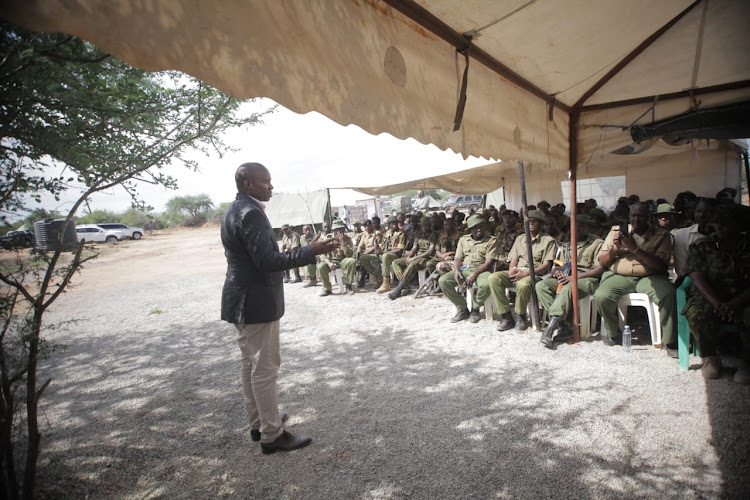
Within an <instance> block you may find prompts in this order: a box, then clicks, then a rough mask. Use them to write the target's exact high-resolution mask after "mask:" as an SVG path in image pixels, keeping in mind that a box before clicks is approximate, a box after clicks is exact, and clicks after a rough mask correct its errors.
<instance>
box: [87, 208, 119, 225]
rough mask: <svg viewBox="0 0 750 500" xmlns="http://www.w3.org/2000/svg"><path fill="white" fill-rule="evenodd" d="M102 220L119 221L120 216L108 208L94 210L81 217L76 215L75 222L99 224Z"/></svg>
mask: <svg viewBox="0 0 750 500" xmlns="http://www.w3.org/2000/svg"><path fill="white" fill-rule="evenodd" d="M103 222H120V216H119V215H117V214H116V213H114V212H110V211H109V210H94V211H93V212H91V213H90V214H87V215H84V216H83V217H76V224H101V223H103Z"/></svg>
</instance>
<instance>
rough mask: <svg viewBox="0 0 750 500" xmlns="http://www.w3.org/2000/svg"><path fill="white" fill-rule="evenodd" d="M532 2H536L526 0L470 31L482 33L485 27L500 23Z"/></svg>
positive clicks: (534, 0)
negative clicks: (526, 0)
mask: <svg viewBox="0 0 750 500" xmlns="http://www.w3.org/2000/svg"><path fill="white" fill-rule="evenodd" d="M534 2H536V0H529V1H528V2H526V3H525V4H523V5H521V6H520V7H518V8H516V9H514V10H512V11H511V12H508V13H507V14H505V15H504V16H502V17H500V18H498V19H495V20H494V21H492V22H491V23H489V24H485V25H484V26H481V27H479V28H476V29H473V30H471V31H472V32H474V33H480V34H481V33H482V31H484V30H486V29H487V28H491V27H493V26H494V25H496V24H498V23H501V22H503V21H505V20H506V19H508V18H509V17H510V16H513V15H515V14H517V13H519V12H520V11H522V10H523V9H525V8H526V7H528V6H529V5H531V4H533V3H534ZM475 38H476V37H475Z"/></svg>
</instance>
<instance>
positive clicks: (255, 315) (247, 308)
mask: <svg viewBox="0 0 750 500" xmlns="http://www.w3.org/2000/svg"><path fill="white" fill-rule="evenodd" d="M221 242H222V243H223V244H224V255H226V257H227V276H226V280H225V281H224V289H223V290H222V293H221V319H223V320H224V321H228V322H230V323H238V324H249V323H269V322H271V321H276V320H278V319H280V318H281V317H282V316H283V315H284V283H283V273H282V271H285V270H287V269H292V268H294V267H301V266H306V265H308V264H314V263H315V252H314V251H313V249H312V247H310V246H305V247H302V248H297V249H295V250H292V251H290V252H284V253H282V252H279V245H278V243H277V241H276V234H275V233H274V232H273V228H272V227H271V223H270V222H269V221H268V218H267V217H266V214H265V212H264V211H263V209H262V208H261V206H260V205H259V204H258V202H257V201H255V200H254V199H253V198H251V197H250V196H248V195H246V194H244V193H237V198H236V199H235V201H233V202H232V204H231V205H229V208H228V209H227V211H226V213H225V214H224V220H223V221H222V223H221Z"/></svg>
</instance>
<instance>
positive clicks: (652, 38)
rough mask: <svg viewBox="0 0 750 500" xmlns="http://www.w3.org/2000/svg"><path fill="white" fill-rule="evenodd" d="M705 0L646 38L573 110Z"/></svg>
mask: <svg viewBox="0 0 750 500" xmlns="http://www.w3.org/2000/svg"><path fill="white" fill-rule="evenodd" d="M702 1H703V0H695V2H693V3H691V4H690V5H688V6H687V8H685V9H684V10H683V11H682V12H680V13H679V14H677V15H676V16H675V17H674V18H672V19H671V20H670V21H669V22H668V23H667V24H665V25H664V26H662V27H661V28H659V29H658V30H656V31H655V32H654V33H652V34H651V36H649V37H648V38H646V39H645V40H644V41H642V42H641V43H640V44H639V45H638V46H637V47H636V48H635V49H633V50H632V51H631V52H630V53H629V54H628V55H626V56H625V57H624V58H622V60H621V61H620V62H619V63H617V65H615V67H614V68H612V69H611V70H609V72H607V74H606V75H604V76H603V77H602V78H601V79H600V80H599V81H598V82H596V83H595V84H594V85H592V86H591V88H590V89H588V90H587V91H586V92H584V93H583V95H582V96H581V97H580V98H579V99H578V101H576V103H575V104H574V105H573V106H572V107H573V108H576V109H580V108H582V107H583V104H584V103H585V102H586V101H587V100H588V99H589V98H590V97H591V96H592V95H594V94H595V93H596V92H597V91H598V90H599V89H601V88H602V87H603V86H604V85H606V84H607V82H609V81H610V80H611V79H612V78H614V77H615V76H616V75H617V74H618V73H619V72H620V71H622V70H623V69H624V68H625V67H626V66H627V65H628V64H630V63H631V62H632V61H633V60H634V59H635V58H636V57H638V56H639V55H641V54H642V53H643V51H644V50H646V49H647V48H648V47H650V46H651V45H652V44H653V43H654V42H655V41H656V40H658V39H659V38H661V36H662V35H663V34H664V33H666V32H667V31H668V30H669V29H670V28H671V27H672V26H674V25H675V24H677V22H678V21H679V20H680V19H682V18H683V17H685V16H686V15H687V14H688V12H690V11H691V10H693V9H694V8H695V6H696V5H698V4H699V3H701V2H702Z"/></svg>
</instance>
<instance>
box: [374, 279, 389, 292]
mask: <svg viewBox="0 0 750 500" xmlns="http://www.w3.org/2000/svg"><path fill="white" fill-rule="evenodd" d="M390 291H391V280H390V278H386V277H385V276H383V284H382V285H380V288H378V289H377V290H375V292H376V293H385V292H390Z"/></svg>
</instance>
